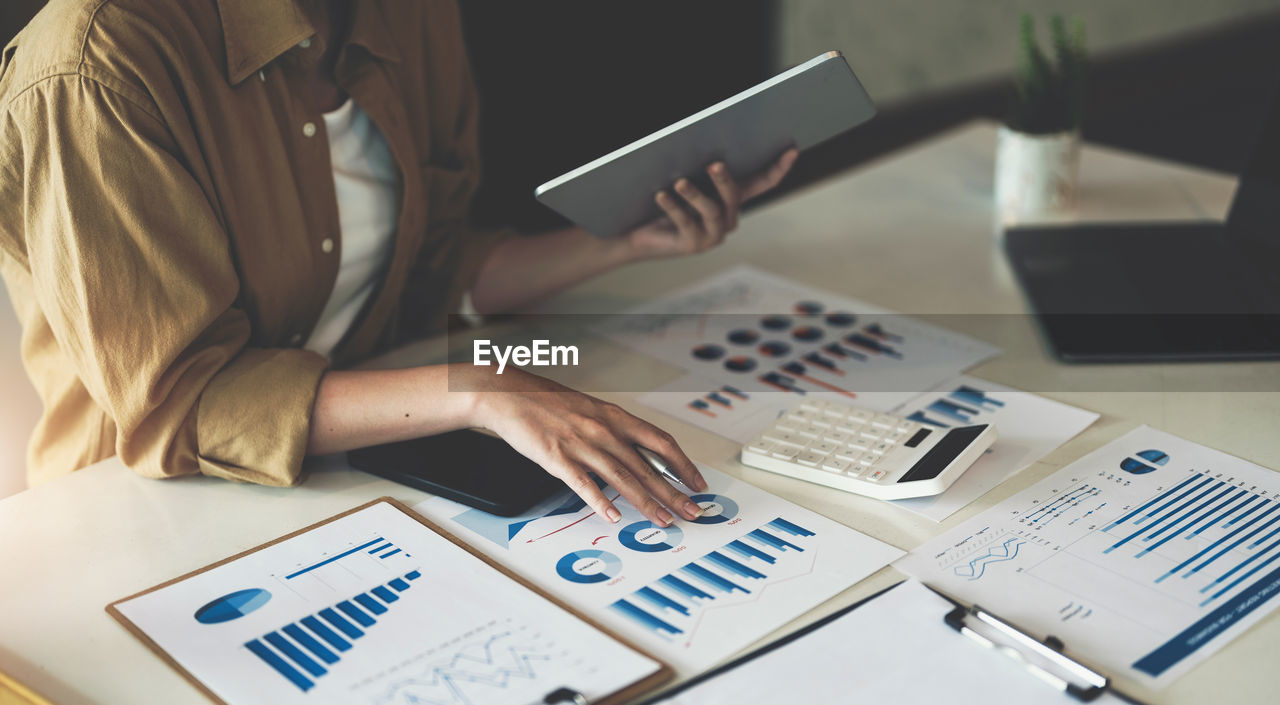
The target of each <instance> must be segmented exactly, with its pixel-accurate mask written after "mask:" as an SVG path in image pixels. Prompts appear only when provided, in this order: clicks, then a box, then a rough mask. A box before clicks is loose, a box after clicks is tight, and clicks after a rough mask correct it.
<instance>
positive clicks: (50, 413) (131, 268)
mask: <svg viewBox="0 0 1280 705" xmlns="http://www.w3.org/2000/svg"><path fill="white" fill-rule="evenodd" d="M0 72H2V73H0V173H3V177H0V266H2V267H3V274H4V277H5V280H6V283H7V284H8V286H9V288H10V292H11V295H12V298H13V300H14V302H15V306H16V308H17V310H18V314H19V316H20V318H21V319H22V322H23V327H24V331H23V353H24V359H25V361H26V364H27V367H28V371H29V373H30V374H31V376H32V379H33V381H34V382H35V385H36V388H37V390H38V391H39V393H40V394H41V397H42V399H43V401H44V404H45V413H44V417H43V418H42V420H41V422H40V424H39V426H38V427H37V430H36V432H35V434H34V436H33V438H32V442H31V447H30V449H29V476H30V479H31V480H32V481H33V482H40V481H44V480H48V479H50V478H52V477H55V476H57V475H60V474H64V473H67V472H70V471H72V470H75V469H76V468H79V467H83V466H85V465H88V464H90V463H93V462H95V461H97V460H100V459H102V458H105V457H109V456H111V455H113V454H116V455H119V456H120V458H121V460H123V461H124V462H125V463H126V464H127V465H128V466H130V467H131V468H133V469H134V470H136V471H137V472H139V473H141V474H143V475H147V476H151V477H169V476H176V475H187V474H194V473H204V474H208V475H215V476H219V477H225V478H231V479H237V480H247V481H251V482H259V483H263V484H274V485H290V484H294V483H296V482H297V481H298V479H299V473H300V471H301V466H302V460H303V457H304V456H305V455H307V454H322V453H333V452H338V451H343V450H347V449H350V448H354V447H359V446H365V445H371V444H376V443H382V442H388V441H393V440H399V439H405V438H411V437H415V436H420V435H426V434H433V433H439V432H443V431H447V430H451V429H457V428H464V427H483V428H488V429H491V430H493V431H495V432H497V433H498V434H499V435H501V436H502V437H503V438H504V439H506V440H507V441H508V442H509V443H510V444H511V445H512V446H513V447H515V448H516V449H517V450H518V451H520V452H521V453H523V454H524V455H526V456H528V457H529V458H531V459H532V460H534V461H536V462H538V463H539V464H540V465H542V467H544V468H546V470H547V471H548V472H551V473H552V474H554V475H556V476H557V477H559V478H561V479H563V480H564V481H565V482H566V483H568V484H569V486H570V487H572V488H573V489H574V490H575V491H576V492H578V493H579V494H580V495H581V496H582V497H583V498H584V499H586V500H587V502H588V503H589V504H590V505H591V506H592V507H593V508H594V509H595V510H596V511H597V512H599V513H600V514H601V515H602V516H606V517H608V518H610V519H611V520H615V521H616V520H617V519H618V511H617V509H616V508H614V507H613V506H612V505H611V504H610V502H609V501H608V500H607V499H606V498H605V496H604V495H603V494H602V493H601V492H600V490H599V489H598V488H597V487H596V485H595V483H593V482H592V481H591V480H590V479H589V478H588V476H587V472H588V471H592V472H595V473H597V474H599V475H600V476H601V477H602V478H604V479H606V480H607V481H608V482H610V483H611V484H612V485H613V486H614V487H615V488H616V489H617V490H619V491H620V492H621V493H622V496H623V497H625V498H626V499H627V500H628V501H630V502H631V503H632V504H634V505H636V506H637V507H638V508H639V509H640V510H641V511H643V512H644V514H645V516H647V517H648V518H649V519H651V520H653V521H655V522H657V523H659V524H662V525H666V524H668V523H669V522H670V521H671V520H672V518H673V517H672V514H671V513H670V512H675V513H676V514H677V515H679V516H683V517H685V518H692V517H693V516H695V512H696V511H697V508H696V507H695V506H694V505H693V504H692V503H691V502H690V501H689V500H688V499H687V498H686V497H685V496H684V495H683V494H682V493H681V492H679V491H677V490H676V489H674V488H673V487H671V486H670V485H669V484H667V483H666V482H665V481H663V480H662V479H661V478H660V477H658V476H657V475H655V474H654V473H653V472H651V471H649V469H648V467H647V466H646V465H645V464H644V463H643V461H642V459H641V458H640V457H639V456H638V455H637V453H636V452H635V450H634V449H633V448H632V444H633V443H639V444H641V445H644V446H647V447H649V448H652V449H654V450H655V451H657V452H658V453H659V454H661V455H663V456H665V457H666V458H667V459H668V460H669V461H670V462H671V463H672V465H673V466H674V468H675V469H676V471H677V474H678V475H679V476H680V478H681V480H682V481H683V482H684V483H685V484H687V485H688V486H689V487H692V488H694V489H702V488H703V487H705V483H704V482H703V480H702V478H701V477H700V476H699V474H698V472H697V470H696V469H695V468H694V466H693V464H692V463H691V462H690V461H689V459H688V458H687V457H686V456H685V455H684V453H683V452H681V451H680V449H679V447H678V446H677V445H676V444H675V442H674V441H673V440H672V439H671V437H670V436H669V435H667V434H665V433H663V432H662V431H660V430H658V429H657V428H655V427H653V426H651V425H650V424H648V423H645V422H644V421H641V420H640V419H637V418H635V417H633V416H631V415H630V414H627V413H626V412H624V411H622V410H621V409H619V408H618V407H616V406H614V405H611V404H607V403H604V402H602V401H600V400H598V399H594V398H592V397H589V396H586V395H583V394H579V393H576V392H573V391H571V390H568V389H565V388H563V387H561V386H559V385H556V384H554V383H552V382H550V381H548V380H545V379H542V378H539V377H535V376H532V375H528V374H524V373H512V372H511V371H508V372H506V373H505V374H503V375H501V376H497V375H494V374H492V372H491V370H492V368H477V367H474V366H469V365H467V366H463V367H457V368H453V369H450V367H448V366H443V365H436V366H427V367H419V368H414V369H405V370H389V371H351V370H344V369H342V368H343V366H344V365H346V364H349V363H351V362H353V361H357V360H359V359H362V358H366V357H368V356H370V355H374V354H377V353H379V352H382V351H385V350H386V349H387V348H389V347H390V346H392V345H394V344H395V343H396V342H398V341H401V340H404V339H406V338H407V337H410V336H417V335H421V334H424V333H430V332H439V331H441V330H443V328H444V325H445V321H446V316H447V315H448V314H450V313H457V312H461V311H468V310H472V309H474V310H475V311H477V312H479V313H496V312H501V311H506V310H510V309H513V308H516V307H519V306H521V305H524V304H527V303H529V302H531V301H534V300H537V299H539V298H541V297H544V296H547V295H549V294H551V293H553V292H556V291H558V290H560V289H563V288H564V287H567V286H570V285H572V284H574V283H577V282H579V281H582V280H584V279H586V278H588V277H591V276H593V275H595V274H598V273H600V272H603V271H606V270H608V269H610V268H613V267H617V266H619V265H622V264H624V263H627V262H633V261H637V260H641V259H648V258H654V257H665V256H673V255H681V254H692V253H696V252H701V251H703V250H706V249H707V248H710V247H714V246H715V245H717V244H719V243H720V242H722V241H723V239H724V237H725V235H726V234H727V233H728V232H730V231H731V230H733V229H734V227H735V226H736V224H737V217H738V205H739V204H740V203H741V202H742V201H743V200H745V199H747V198H750V197H751V196H754V195H756V194H758V193H760V192H763V191H764V190H767V189H768V188H771V187H772V186H774V185H776V184H777V183H778V181H779V180H780V179H781V178H782V176H783V175H784V174H785V172H786V171H787V169H788V168H789V167H790V165H791V164H792V163H793V161H794V159H795V153H794V151H791V152H788V153H787V154H786V155H784V156H783V157H782V158H781V159H780V161H779V162H778V163H777V164H776V165H775V166H774V167H772V168H771V169H770V170H769V171H768V173H766V174H764V175H761V176H758V177H756V178H755V179H753V180H752V181H750V182H748V183H746V184H739V183H737V182H735V181H734V179H733V178H732V177H731V176H730V175H729V174H728V173H727V172H726V170H725V169H724V167H723V165H719V164H716V165H712V166H711V167H709V171H710V175H711V177H712V180H713V182H714V184H715V186H716V189H717V191H718V199H713V198H711V197H710V196H708V195H707V194H703V193H700V192H699V191H698V190H697V189H696V188H695V187H693V186H692V185H690V184H689V183H688V182H687V181H684V180H682V181H680V182H677V183H676V184H674V185H673V188H672V189H670V190H667V191H663V192H662V193H659V194H658V195H657V196H656V198H657V202H658V204H659V205H660V206H661V207H662V209H663V210H664V211H665V212H666V214H667V218H666V219H664V221H663V222H661V223H655V224H652V225H648V226H644V227H641V228H639V229H637V230H636V231H634V232H632V233H630V234H628V235H627V236H626V237H623V238H619V239H616V240H611V241H600V240H597V239H596V238H593V237H592V236H590V235H589V234H588V233H586V232H584V231H582V230H580V229H576V228H569V229H566V230H562V231H559V232H555V233H551V234H547V235H545V236H541V237H537V238H519V237H510V233H506V232H485V231H479V230H476V229H474V228H471V227H469V226H468V224H467V218H466V215H467V210H468V205H469V202H470V198H471V195H472V193H473V191H474V190H475V186H476V183H477V181H478V174H477V161H478V159H477V146H476V144H477V138H476V122H477V121H476V100H475V92H474V89H473V86H472V84H471V79H470V74H469V70H468V67H467V63H466V57H465V50H464V46H463V44H462V39H461V31H460V27H459V19H458V10H457V7H456V5H455V4H454V3H453V2H452V1H451V0H428V1H421V2H419V1H412V0H401V1H396V0H377V1H373V0H362V1H360V2H350V1H344V0H192V1H191V2H182V3H174V2H166V1H165V0H108V1H106V2H103V1H102V0H54V1H53V2H51V3H50V4H49V5H48V6H47V7H46V8H45V9H44V10H43V11H42V12H41V13H40V14H39V15H38V16H37V17H36V18H35V19H34V20H33V21H32V22H31V24H30V25H28V27H27V28H26V29H24V30H23V32H22V33H21V34H20V35H19V36H18V37H17V38H16V39H15V40H14V42H13V43H11V44H10V46H9V47H8V48H6V50H5V53H4V55H3V64H0ZM449 375H454V376H455V377H454V380H455V388H458V386H459V385H458V382H459V381H460V380H461V381H462V382H465V385H464V386H465V387H466V388H468V389H471V390H474V391H468V392H459V391H453V392H451V391H449V389H448V385H447V379H448V377H449Z"/></svg>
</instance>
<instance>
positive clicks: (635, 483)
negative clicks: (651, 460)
mask: <svg viewBox="0 0 1280 705" xmlns="http://www.w3.org/2000/svg"><path fill="white" fill-rule="evenodd" d="M466 367H468V368H470V369H469V370H467V371H466V372H464V373H463V374H467V375H468V377H469V379H468V380H467V384H466V386H467V387H468V391H469V393H471V394H474V399H475V400H474V404H473V405H472V417H473V418H472V425H474V426H477V427H480V428H485V429H488V430H490V431H493V432H495V433H497V434H498V435H499V436H501V437H502V438H503V439H504V440H505V441H506V442H507V443H509V444H511V447H512V448H515V449H516V450H517V451H518V452H520V453H521V454H522V455H524V456H525V457H527V458H529V459H530V460H532V461H534V462H535V463H537V464H539V465H541V466H542V467H543V468H544V469H546V471H547V472H549V473H551V474H552V475H555V476H556V477H558V478H560V479H561V480H563V481H564V483H565V484H566V485H568V486H569V487H570V488H571V489H572V490H573V491H574V492H576V493H577V494H578V496H579V497H581V498H582V499H583V500H585V501H586V502H587V504H588V505H590V506H591V508H592V509H594V510H595V511H596V512H597V513H598V514H600V516H603V517H606V518H607V519H608V520H609V521H610V522H617V521H618V520H619V519H621V517H622V515H621V513H620V512H619V511H618V509H617V507H615V506H614V505H613V502H612V501H610V499H609V498H608V497H606V496H605V494H604V492H602V491H601V490H600V488H599V487H598V486H597V485H596V483H595V481H594V480H592V479H591V477H590V476H589V475H588V472H593V473H595V474H596V475H598V476H600V478H602V479H603V480H604V481H605V482H607V483H609V486H610V487H612V488H613V489H614V490H616V491H617V492H618V493H619V494H620V495H621V496H622V497H623V498H624V499H626V500H627V501H628V502H630V503H631V505H632V506H634V507H635V508H636V509H638V510H640V512H641V513H642V514H644V516H645V517H646V518H648V519H649V520H650V521H652V522H653V523H654V524H656V525H658V526H669V525H670V524H671V522H672V520H673V516H672V513H674V514H675V515H676V516H679V517H682V518H684V519H695V518H697V517H698V516H699V515H700V513H701V509H700V508H699V507H698V505H696V504H694V502H693V501H692V500H690V499H689V498H688V496H686V495H685V494H684V493H683V492H681V491H680V490H678V489H676V488H675V487H673V486H672V485H671V484H669V483H668V482H667V481H666V480H665V479H664V478H663V477H662V476H661V475H659V474H658V473H657V472H655V471H654V470H653V469H652V468H650V467H649V465H648V464H647V463H646V462H645V461H644V459H643V458H642V457H640V454H639V453H638V452H636V450H635V448H634V447H633V445H641V446H644V447H646V448H648V449H650V450H652V451H654V452H655V453H657V454H658V455H660V456H662V458H663V459H665V460H666V461H667V463H668V464H669V466H670V467H671V469H672V470H673V471H674V472H675V474H676V476H677V477H679V478H680V481H681V482H682V483H684V485H685V486H686V487H689V488H690V489H692V490H694V491H696V492H701V491H703V490H705V489H706V488H707V483H706V480H704V479H703V477H702V474H701V473H699V472H698V469H697V467H695V466H694V464H693V461H691V460H689V458H688V456H686V455H685V454H684V451H682V450H680V446H679V445H677V444H676V442H675V439H674V438H672V437H671V435H670V434H669V433H667V432H665V431H663V430H661V429H659V428H658V427H656V426H654V425H653V424H650V423H649V422H647V421H644V420H643V419H640V418H637V417H635V416H632V415H631V414H629V413H627V412H626V411H624V410H623V409H622V408H621V407H619V406H618V405H616V404H611V403H609V402H606V401H603V400H600V399H597V398H595V397H592V396H589V395H587V394H583V393H581V392H576V391H574V390H572V389H569V388H568V387H565V386H563V385H561V384H557V383H556V382H553V381H551V380H549V379H546V378H544V377H538V376H536V375H532V374H529V373H527V372H523V371H521V370H513V369H512V368H507V369H506V371H505V372H504V373H503V374H502V375H497V374H494V373H490V372H488V371H487V370H483V371H482V370H479V369H477V368H475V367H473V366H470V365H468V366H466ZM455 369H456V368H455ZM459 371H460V370H459ZM471 375H474V378H470V377H471ZM454 388H455V389H456V388H457V387H456V386H455V387H454ZM664 507H665V508H664ZM668 510H670V511H668Z"/></svg>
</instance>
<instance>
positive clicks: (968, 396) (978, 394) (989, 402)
mask: <svg viewBox="0 0 1280 705" xmlns="http://www.w3.org/2000/svg"><path fill="white" fill-rule="evenodd" d="M951 398H953V399H955V400H956V401H959V402H963V403H966V404H973V405H974V406H977V407H979V408H981V409H985V410H987V411H995V410H997V409H999V408H1000V407H1002V406H1004V402H1002V401H1000V400H998V399H992V398H991V397H989V396H987V393H986V392H984V391H982V390H981V389H977V388H975V387H970V386H968V385H960V386H959V387H957V388H956V390H955V391H954V392H952V393H951Z"/></svg>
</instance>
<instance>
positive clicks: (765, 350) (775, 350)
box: [758, 340, 791, 357]
mask: <svg viewBox="0 0 1280 705" xmlns="http://www.w3.org/2000/svg"><path fill="white" fill-rule="evenodd" d="M758 349H759V351H760V354H761V355H764V356H765V357H782V356H783V355H786V354H787V353H789V352H791V346H790V345H788V344H787V343H784V342H782V341H781V340H770V341H768V342H767V343H761V344H760V347H759V348H758Z"/></svg>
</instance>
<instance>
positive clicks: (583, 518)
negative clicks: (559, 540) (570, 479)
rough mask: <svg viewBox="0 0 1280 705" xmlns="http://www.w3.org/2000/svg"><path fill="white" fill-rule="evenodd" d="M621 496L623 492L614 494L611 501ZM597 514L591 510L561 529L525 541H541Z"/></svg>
mask: <svg viewBox="0 0 1280 705" xmlns="http://www.w3.org/2000/svg"><path fill="white" fill-rule="evenodd" d="M621 496H622V495H621V494H615V495H614V496H613V497H612V498H611V499H610V500H609V501H610V502H613V501H614V500H616V499H618V497H621ZM595 514H596V513H595V512H591V513H590V514H588V515H586V516H584V517H582V518H581V519H579V520H577V521H575V522H573V523H570V524H565V525H564V526H562V527H560V528H559V529H556V530H555V531H552V532H550V533H546V534H543V535H541V536H538V537H535V538H531V539H529V540H528V541H525V543H533V542H534V541H541V540H542V539H545V538H546V537H548V536H552V535H554V534H558V533H560V532H561V531H564V530H565V529H567V528H569V527H571V526H574V525H575V524H581V523H582V522H584V521H586V520H588V519H590V518H591V517H593V516H595Z"/></svg>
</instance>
